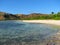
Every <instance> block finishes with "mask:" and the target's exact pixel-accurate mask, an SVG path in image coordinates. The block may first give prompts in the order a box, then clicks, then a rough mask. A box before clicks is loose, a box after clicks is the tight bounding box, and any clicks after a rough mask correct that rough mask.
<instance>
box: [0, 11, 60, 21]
mask: <svg viewBox="0 0 60 45" xmlns="http://www.w3.org/2000/svg"><path fill="white" fill-rule="evenodd" d="M44 19H53V20H60V12H58V13H57V14H53V13H52V14H40V13H32V14H28V15H25V14H9V13H4V12H0V20H44Z"/></svg>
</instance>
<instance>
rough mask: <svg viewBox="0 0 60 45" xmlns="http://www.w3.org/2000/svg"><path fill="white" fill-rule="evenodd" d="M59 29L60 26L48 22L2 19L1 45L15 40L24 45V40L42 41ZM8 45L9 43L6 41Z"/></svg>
mask: <svg viewBox="0 0 60 45" xmlns="http://www.w3.org/2000/svg"><path fill="white" fill-rule="evenodd" d="M59 30H60V28H57V27H54V26H53V25H48V24H33V23H24V22H21V21H16V20H15V21H0V45H4V44H5V42H9V43H10V45H12V44H11V43H13V42H14V41H15V43H18V42H19V43H18V44H19V45H24V44H22V42H26V43H27V42H32V41H33V42H38V41H39V42H40V41H43V40H44V39H46V38H48V37H50V36H52V35H54V34H56V33H57V32H58V31H59ZM12 40H13V41H12ZM29 44H30V43H29ZM6 45H8V44H7V43H6ZM16 45H17V44H16Z"/></svg>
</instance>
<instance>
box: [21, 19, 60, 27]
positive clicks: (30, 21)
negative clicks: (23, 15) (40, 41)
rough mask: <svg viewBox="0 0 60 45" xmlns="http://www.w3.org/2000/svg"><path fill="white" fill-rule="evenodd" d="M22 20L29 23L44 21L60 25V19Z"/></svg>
mask: <svg viewBox="0 0 60 45" xmlns="http://www.w3.org/2000/svg"><path fill="white" fill-rule="evenodd" d="M22 22H27V23H44V24H52V25H58V26H60V20H22Z"/></svg>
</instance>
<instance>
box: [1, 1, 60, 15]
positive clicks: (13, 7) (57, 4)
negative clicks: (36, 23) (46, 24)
mask: <svg viewBox="0 0 60 45" xmlns="http://www.w3.org/2000/svg"><path fill="white" fill-rule="evenodd" d="M0 11H2V12H7V13H12V14H22V13H23V14H29V13H44V14H50V13H51V12H52V11H53V12H55V13H57V12H60V0H0Z"/></svg>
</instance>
